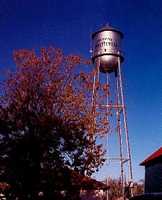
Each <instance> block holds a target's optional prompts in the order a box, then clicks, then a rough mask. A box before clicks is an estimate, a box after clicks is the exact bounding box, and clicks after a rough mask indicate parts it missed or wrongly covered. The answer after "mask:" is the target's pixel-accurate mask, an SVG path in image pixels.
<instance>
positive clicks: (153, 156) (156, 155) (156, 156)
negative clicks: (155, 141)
mask: <svg viewBox="0 0 162 200" xmlns="http://www.w3.org/2000/svg"><path fill="white" fill-rule="evenodd" d="M161 157H162V147H160V148H159V149H158V150H157V151H155V152H154V153H152V154H151V155H150V156H149V157H147V158H146V159H145V160H144V161H143V162H141V163H140V165H144V166H145V165H148V164H150V163H152V162H154V161H157V160H158V159H159V158H161Z"/></svg>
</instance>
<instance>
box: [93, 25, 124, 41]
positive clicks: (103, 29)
mask: <svg viewBox="0 0 162 200" xmlns="http://www.w3.org/2000/svg"><path fill="white" fill-rule="evenodd" d="M102 31H114V32H117V33H119V34H120V36H121V38H123V36H124V35H123V33H122V32H121V31H119V30H118V29H117V28H114V27H112V26H110V25H109V24H105V25H104V26H102V27H101V28H100V29H99V30H97V31H96V32H94V33H93V34H92V38H94V37H95V35H96V34H98V33H99V32H102Z"/></svg>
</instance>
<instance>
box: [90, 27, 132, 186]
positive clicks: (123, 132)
mask: <svg viewBox="0 0 162 200" xmlns="http://www.w3.org/2000/svg"><path fill="white" fill-rule="evenodd" d="M122 38H123V34H122V32H120V31H119V30H118V29H116V28H113V27H112V26H109V25H106V26H103V27H102V28H101V29H99V30H98V31H96V32H94V33H93V34H92V62H93V65H94V68H95V73H94V79H93V95H92V97H93V98H92V102H93V106H94V108H95V109H96V110H97V109H98V108H97V106H98V105H96V104H95V102H96V101H95V98H96V97H95V95H94V94H95V93H96V94H97V87H96V84H97V82H106V84H107V85H108V86H109V92H108V93H107V97H106V99H105V101H104V102H105V103H104V104H103V105H102V106H103V108H104V109H106V110H107V111H108V112H111V117H110V116H109V117H108V120H109V122H110V126H111V132H112V134H107V135H106V136H105V137H106V138H105V139H104V140H105V141H106V140H107V141H109V137H111V135H114V136H115V137H116V139H117V148H118V150H117V151H116V150H115V151H116V155H111V153H109V149H111V145H112V144H109V143H108V142H107V147H106V150H107V153H106V156H107V160H108V161H109V163H111V162H113V161H114V162H116V164H118V166H119V176H120V178H121V182H122V185H123V188H124V183H125V182H126V181H127V183H128V182H130V181H132V178H133V177H132V163H131V151H130V143H129V134H128V125H127V117H126V107H125V102H124V94H123V83H122V74H121V63H122V62H123V61H124V57H123V53H122V51H121V40H122ZM98 95H100V94H99V93H98ZM100 115H102V112H101V113H100ZM110 176H111V175H110Z"/></svg>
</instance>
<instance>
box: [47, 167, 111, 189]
mask: <svg viewBox="0 0 162 200" xmlns="http://www.w3.org/2000/svg"><path fill="white" fill-rule="evenodd" d="M48 174H49V171H47V172H46V173H45V174H44V176H48ZM50 180H58V181H57V182H56V181H54V188H55V189H56V190H80V189H83V190H100V189H101V190H102V189H103V190H107V189H109V186H107V185H106V184H105V183H103V182H100V181H97V180H95V179H92V178H91V177H88V176H84V175H81V174H79V173H78V172H76V171H75V170H72V169H69V168H68V167H64V168H62V169H59V171H58V172H57V171H54V170H52V171H51V173H50Z"/></svg>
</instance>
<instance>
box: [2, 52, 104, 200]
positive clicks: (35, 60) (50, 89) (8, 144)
mask: <svg viewBox="0 0 162 200" xmlns="http://www.w3.org/2000/svg"><path fill="white" fill-rule="evenodd" d="M14 61H15V63H16V66H17V67H16V70H15V72H12V73H9V76H8V78H7V79H6V80H5V81H4V82H3V84H1V86H2V87H1V92H0V150H1V154H0V166H1V168H0V177H1V181H5V182H7V183H9V184H10V185H11V189H13V191H14V192H12V195H15V196H19V198H20V199H23V200H24V199H34V198H35V199H36V198H37V197H38V194H41V193H39V192H40V191H42V190H43V191H44V192H46V191H48V192H47V194H46V197H47V198H48V199H50V198H52V193H53V190H54V189H55V188H58V187H61V184H62V183H63V182H64V181H65V177H63V176H64V173H63V171H64V169H66V168H70V169H72V170H75V171H77V172H78V173H81V174H84V173H85V172H86V174H87V175H91V174H92V173H93V172H94V171H95V170H97V169H98V168H99V167H100V166H101V165H102V163H103V162H104V157H103V155H104V151H103V149H102V146H101V145H99V144H97V143H96V138H97V135H100V136H101V135H103V134H104V133H105V132H106V129H105V127H106V125H107V124H106V123H107V122H106V120H105V119H106V117H107V116H106V115H107V114H106V115H105V116H104V115H103V116H102V117H100V118H98V119H97V112H95V111H94V109H93V104H92V100H91V99H92V87H93V83H92V75H93V73H94V72H92V73H83V72H79V70H78V66H79V65H82V66H83V65H84V66H85V65H87V64H88V61H85V60H84V59H83V58H81V57H79V56H74V55H69V56H65V55H64V54H63V52H62V51H61V50H60V49H56V48H48V49H45V48H42V49H41V50H40V52H39V53H36V52H35V51H33V50H19V51H16V52H14ZM96 87H97V89H98V90H99V89H100V90H102V91H107V89H108V87H107V86H103V87H102V86H100V85H99V84H98V83H97V86H96ZM95 100H96V101H97V98H95ZM95 119H97V120H95ZM101 122H102V123H101ZM92 135H93V137H92ZM68 184H69V183H68V182H67V185H68ZM49 186H50V187H49ZM51 186H52V187H51ZM50 190H51V191H50ZM12 198H13V196H12ZM44 198H45V197H44Z"/></svg>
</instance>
